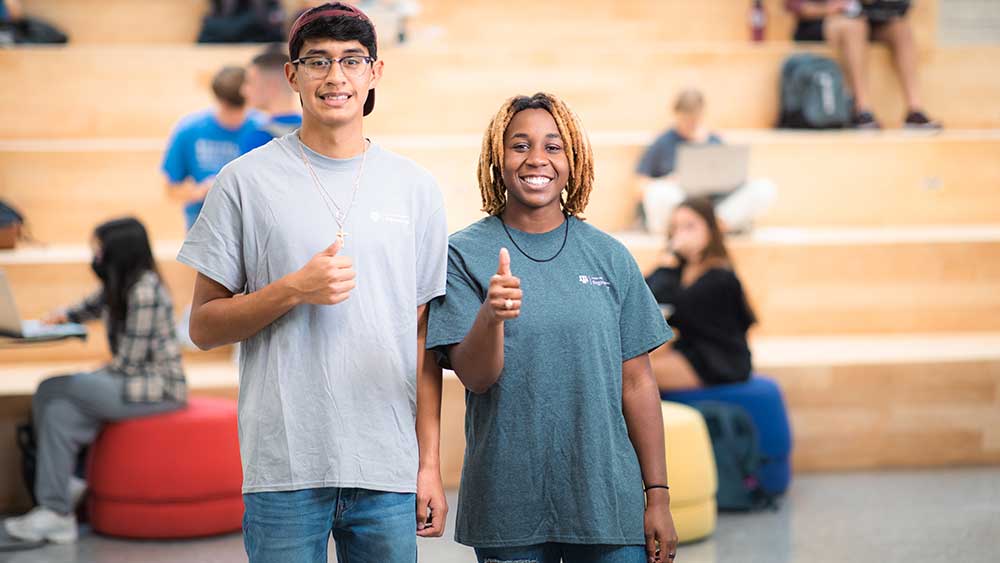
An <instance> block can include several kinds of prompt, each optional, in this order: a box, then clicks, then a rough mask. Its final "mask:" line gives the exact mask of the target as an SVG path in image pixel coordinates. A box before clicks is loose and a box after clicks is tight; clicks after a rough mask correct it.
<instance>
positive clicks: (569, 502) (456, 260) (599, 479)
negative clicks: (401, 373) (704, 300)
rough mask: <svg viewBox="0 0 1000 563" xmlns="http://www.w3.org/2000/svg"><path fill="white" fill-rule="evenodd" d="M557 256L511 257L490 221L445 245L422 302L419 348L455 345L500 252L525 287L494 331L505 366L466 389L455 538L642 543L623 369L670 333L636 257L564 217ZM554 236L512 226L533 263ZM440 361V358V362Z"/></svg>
mask: <svg viewBox="0 0 1000 563" xmlns="http://www.w3.org/2000/svg"><path fill="white" fill-rule="evenodd" d="M568 221H569V223H568V225H569V232H568V238H567V239H566V246H565V248H564V249H563V251H562V253H561V254H559V256H558V257H557V258H555V259H554V260H552V261H550V262H544V263H538V262H534V261H532V260H529V259H528V258H526V257H525V256H524V254H522V253H521V252H519V251H518V250H517V248H516V247H515V245H513V244H511V240H510V239H509V238H508V237H507V234H506V233H505V232H504V230H503V225H502V224H501V222H500V220H499V219H498V218H496V217H488V218H486V219H483V220H481V221H479V222H477V223H474V224H473V225H471V226H470V227H468V228H466V229H464V230H462V231H460V232H458V233H456V234H454V235H452V237H451V239H450V244H449V251H448V293H447V295H446V296H445V297H443V298H439V299H435V300H434V301H432V302H431V309H430V321H429V326H428V336H427V346H428V348H433V349H435V350H437V351H438V352H444V351H445V350H447V349H448V347H449V346H451V345H453V344H457V343H459V342H461V341H462V339H464V338H465V335H466V334H467V333H468V331H469V329H470V328H471V327H472V324H473V321H474V320H475V318H476V313H477V311H478V310H479V307H480V305H481V304H482V302H483V300H484V299H485V296H486V292H487V290H488V289H489V283H490V277H491V276H493V275H494V274H495V273H496V271H497V260H498V255H499V251H500V248H501V247H507V248H508V249H509V250H510V253H511V271H512V272H513V274H514V275H515V276H517V277H519V278H520V279H521V287H522V289H523V291H524V299H523V301H522V304H523V305H522V309H521V315H520V317H518V318H517V319H515V320H512V321H508V322H506V323H504V369H503V372H502V373H501V375H500V379H499V380H498V381H497V383H496V384H495V385H494V386H493V387H492V388H490V389H489V390H488V391H487V392H486V393H484V394H481V395H476V394H472V393H466V418H465V434H466V452H465V465H464V467H463V468H462V484H461V490H460V492H459V500H458V525H457V530H456V533H455V539H456V540H458V541H459V542H461V543H463V544H466V545H471V546H475V547H511V546H522V545H533V544H538V543H544V542H560V543H575V544H613V545H638V544H643V543H644V542H645V539H644V534H643V513H644V510H645V498H644V495H643V490H642V485H643V484H642V475H641V473H640V470H639V462H638V458H637V457H636V453H635V449H634V448H633V446H632V443H631V441H630V440H629V436H628V428H627V427H626V424H625V416H624V414H623V413H622V362H623V361H625V360H628V359H631V358H634V357H636V356H639V355H641V354H645V353H646V352H649V351H650V350H652V349H654V348H657V347H658V346H660V345H662V344H663V343H664V342H666V341H667V340H668V339H669V338H670V336H671V331H670V328H669V327H668V326H667V323H666V322H665V321H664V320H663V315H662V314H661V313H660V309H659V307H658V306H657V304H656V301H655V300H654V299H653V295H652V294H651V293H650V291H649V288H648V287H647V286H646V283H645V281H644V280H643V277H642V274H641V273H640V272H639V267H638V266H637V265H636V263H635V260H634V259H633V258H632V256H631V254H629V252H628V250H627V249H626V248H625V247H624V246H623V245H622V244H621V243H619V242H618V241H617V240H615V239H614V238H612V237H610V236H608V235H606V234H604V233H602V232H601V231H599V230H597V229H595V228H594V227H591V226H590V225H588V224H586V223H584V222H581V221H579V220H577V219H575V218H571V219H569V220H568ZM565 225H566V224H565V223H564V225H563V226H560V227H559V228H557V229H555V230H553V231H551V232H548V233H543V234H528V233H524V232H521V231H517V230H515V229H511V236H512V237H513V238H514V240H515V241H517V245H519V246H520V247H521V248H522V249H524V251H525V252H527V253H528V254H529V255H531V256H532V257H534V258H536V259H545V258H549V257H551V256H553V255H555V254H556V252H557V251H558V250H559V247H560V246H561V244H562V242H563V237H564V226H565ZM441 360H442V363H443V364H444V365H446V366H447V365H448V363H449V362H448V361H447V356H446V355H443V356H442V357H441Z"/></svg>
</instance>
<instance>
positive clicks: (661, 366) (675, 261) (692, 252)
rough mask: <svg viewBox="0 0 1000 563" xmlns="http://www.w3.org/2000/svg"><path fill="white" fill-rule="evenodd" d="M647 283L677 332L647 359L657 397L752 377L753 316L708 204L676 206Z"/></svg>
mask: <svg viewBox="0 0 1000 563" xmlns="http://www.w3.org/2000/svg"><path fill="white" fill-rule="evenodd" d="M646 284H647V285H649V289H650V290H651V291H652V292H653V297H655V298H656V301H657V303H659V304H660V305H661V307H662V308H663V309H664V311H665V312H666V313H667V314H668V315H669V322H670V326H671V327H673V328H674V329H676V331H677V332H678V333H679V335H678V336H677V338H676V339H674V340H673V341H672V342H671V343H670V344H668V345H667V346H663V347H661V348H659V349H657V350H654V351H653V352H652V353H651V354H650V361H651V362H652V364H653V373H654V374H655V375H656V382H657V384H658V385H659V387H660V390H661V391H668V390H679V389H692V388H697V387H704V386H709V385H718V384H722V383H738V382H742V381H746V380H747V379H749V378H750V373H751V370H752V365H751V357H750V347H749V346H748V344H747V330H749V329H750V327H751V326H752V325H753V324H754V323H756V317H755V315H754V312H753V310H752V309H751V308H750V304H749V303H748V302H747V298H746V295H744V293H743V285H742V284H741V283H740V279H739V278H738V277H737V276H736V272H734V271H733V265H732V262H731V260H730V259H729V252H728V251H727V250H726V243H725V237H724V235H723V233H722V230H721V229H720V228H719V223H718V221H717V220H716V218H715V210H714V208H713V206H712V202H711V201H709V200H708V199H705V198H694V199H689V200H687V201H684V202H683V203H681V204H680V205H679V206H677V208H676V209H675V210H674V212H673V215H672V216H671V219H670V229H669V235H668V238H667V251H666V253H665V256H664V259H663V261H662V264H661V266H660V267H659V268H658V269H657V270H656V271H654V272H653V273H652V274H650V275H649V276H648V277H647V278H646Z"/></svg>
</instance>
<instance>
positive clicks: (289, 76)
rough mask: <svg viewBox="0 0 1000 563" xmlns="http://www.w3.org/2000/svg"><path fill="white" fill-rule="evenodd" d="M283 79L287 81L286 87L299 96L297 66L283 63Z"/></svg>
mask: <svg viewBox="0 0 1000 563" xmlns="http://www.w3.org/2000/svg"><path fill="white" fill-rule="evenodd" d="M285 79H286V80H288V86H289V87H291V89H292V90H293V91H294V92H295V93H296V94H301V92H300V91H299V72H298V67H297V66H295V65H293V64H292V63H285Z"/></svg>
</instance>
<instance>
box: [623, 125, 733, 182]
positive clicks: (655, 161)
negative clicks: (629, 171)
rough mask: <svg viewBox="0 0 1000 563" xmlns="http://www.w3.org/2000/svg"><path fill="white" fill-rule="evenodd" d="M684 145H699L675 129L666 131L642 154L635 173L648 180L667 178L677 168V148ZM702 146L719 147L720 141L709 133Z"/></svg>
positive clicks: (716, 136)
mask: <svg viewBox="0 0 1000 563" xmlns="http://www.w3.org/2000/svg"><path fill="white" fill-rule="evenodd" d="M686 144H692V145H697V144H699V143H692V142H691V141H688V140H687V139H685V138H684V137H681V136H680V134H679V133H678V132H677V130H676V129H671V130H669V131H667V132H666V133H664V134H662V135H660V136H659V137H657V138H656V140H655V141H653V144H652V145H650V146H649V148H648V149H646V152H644V153H643V154H642V158H641V159H640V160H639V165H638V166H637V167H636V172H638V173H639V174H642V175H643V176H649V177H650V178H662V177H663V176H669V175H670V173H671V172H673V171H674V168H676V166H677V148H678V147H680V146H681V145H686ZM704 144H706V145H721V144H722V139H721V138H720V137H719V136H718V135H716V134H715V133H711V134H710V135H709V136H708V139H707V140H706V141H705V143H704Z"/></svg>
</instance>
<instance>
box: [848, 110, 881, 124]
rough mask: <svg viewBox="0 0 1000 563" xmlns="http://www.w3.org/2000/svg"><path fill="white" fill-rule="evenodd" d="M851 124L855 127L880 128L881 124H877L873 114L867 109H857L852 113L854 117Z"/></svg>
mask: <svg viewBox="0 0 1000 563" xmlns="http://www.w3.org/2000/svg"><path fill="white" fill-rule="evenodd" d="M851 125H853V126H854V128H855V129H881V128H882V126H881V125H879V122H878V121H875V116H874V115H873V114H872V112H870V111H868V110H863V111H859V112H857V113H855V114H854V119H852V120H851Z"/></svg>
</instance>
